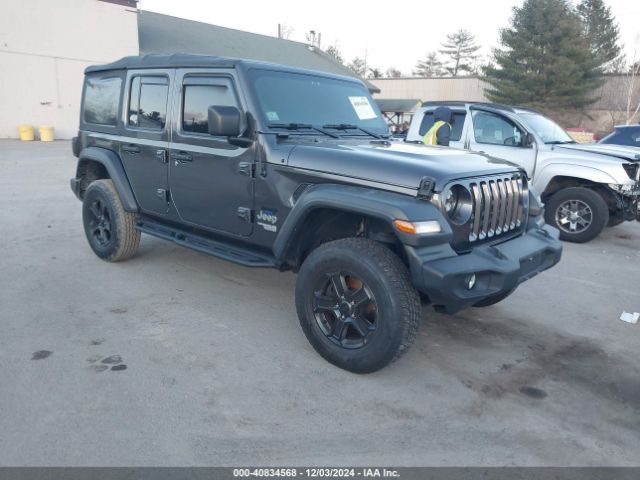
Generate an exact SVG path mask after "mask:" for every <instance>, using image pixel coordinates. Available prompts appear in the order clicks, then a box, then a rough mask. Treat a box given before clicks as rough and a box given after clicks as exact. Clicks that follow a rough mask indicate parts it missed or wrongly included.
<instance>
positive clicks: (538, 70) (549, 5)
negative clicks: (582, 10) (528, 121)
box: [485, 0, 602, 109]
mask: <svg viewBox="0 0 640 480" xmlns="http://www.w3.org/2000/svg"><path fill="white" fill-rule="evenodd" d="M513 13H514V14H513V17H512V18H511V26H510V27H509V28H505V29H503V30H501V32H500V45H501V48H499V49H496V50H495V51H494V61H495V64H496V66H495V67H488V68H486V69H485V74H486V75H487V82H488V83H489V85H490V86H491V87H490V88H489V89H487V92H486V93H487V96H488V97H489V98H490V99H491V100H493V101H497V102H503V103H509V104H520V105H530V106H536V107H539V108H541V109H547V108H549V109H550V108H555V109H557V108H563V107H570V108H580V107H583V106H586V105H588V104H590V103H592V102H594V101H595V100H596V98H594V96H593V91H594V89H596V88H597V87H598V86H600V85H601V84H602V78H601V71H600V70H599V69H598V66H599V65H600V61H599V60H598V59H595V58H594V57H593V55H592V53H591V51H590V49H589V45H588V42H587V39H586V37H585V36H584V35H583V32H582V23H581V21H580V18H579V17H578V15H577V14H576V13H575V12H574V11H573V10H572V8H571V6H570V4H569V3H568V2H567V0H525V2H524V3H523V5H522V6H521V7H514V9H513Z"/></svg>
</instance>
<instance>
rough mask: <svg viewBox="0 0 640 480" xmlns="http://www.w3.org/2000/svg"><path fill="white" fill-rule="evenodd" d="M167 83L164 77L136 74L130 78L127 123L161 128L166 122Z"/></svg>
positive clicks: (149, 127)
mask: <svg viewBox="0 0 640 480" xmlns="http://www.w3.org/2000/svg"><path fill="white" fill-rule="evenodd" d="M168 93H169V83H168V80H167V78H166V77H143V76H136V77H133V79H132V80H131V95H130V96H129V112H128V114H127V125H129V126H132V127H138V128H146V129H150V130H162V129H164V126H165V125H166V122H167V98H168Z"/></svg>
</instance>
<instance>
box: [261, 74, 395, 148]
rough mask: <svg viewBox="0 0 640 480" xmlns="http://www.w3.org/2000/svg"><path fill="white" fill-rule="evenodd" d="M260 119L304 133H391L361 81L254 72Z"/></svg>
mask: <svg viewBox="0 0 640 480" xmlns="http://www.w3.org/2000/svg"><path fill="white" fill-rule="evenodd" d="M249 79H250V82H251V84H252V87H253V91H254V93H255V98H256V99H257V104H258V107H259V110H260V111H259V112H258V113H259V115H260V117H261V119H262V122H263V123H264V125H265V126H267V127H268V128H270V129H272V130H278V129H286V130H288V131H289V132H295V133H297V134H306V135H318V134H325V135H327V134H328V136H330V137H334V136H338V135H339V136H374V137H375V136H379V135H388V134H389V129H388V127H387V124H386V122H385V121H384V120H383V118H382V115H381V113H380V110H379V109H378V107H377V105H376V103H375V102H374V101H373V100H372V99H371V96H370V95H369V92H368V91H367V89H366V88H365V87H364V86H363V85H362V84H360V83H357V82H350V81H348V80H340V79H335V78H327V77H323V76H319V75H318V76H316V75H307V74H299V73H291V72H278V71H272V70H261V69H251V70H249Z"/></svg>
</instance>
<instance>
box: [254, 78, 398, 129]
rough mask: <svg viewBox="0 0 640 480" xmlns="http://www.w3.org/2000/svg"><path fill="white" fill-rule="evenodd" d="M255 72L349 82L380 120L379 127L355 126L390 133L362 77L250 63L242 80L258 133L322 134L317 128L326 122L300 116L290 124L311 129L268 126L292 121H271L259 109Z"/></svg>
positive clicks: (361, 124)
mask: <svg viewBox="0 0 640 480" xmlns="http://www.w3.org/2000/svg"><path fill="white" fill-rule="evenodd" d="M256 72H272V73H275V74H281V75H283V76H292V75H295V76H306V77H309V78H311V79H313V78H317V79H322V80H323V81H335V82H343V83H345V84H348V85H350V86H352V87H358V88H361V89H362V95H361V96H366V97H367V99H368V101H369V104H370V106H371V108H372V109H373V111H374V112H375V114H376V117H375V118H377V119H378V121H379V123H380V126H379V127H378V128H376V127H372V126H370V125H366V124H363V123H361V122H358V123H356V124H355V125H356V126H357V127H362V128H364V129H365V130H372V131H373V133H375V134H376V135H380V136H382V137H385V136H388V135H389V127H388V124H387V122H386V121H385V119H384V115H383V114H382V112H381V111H380V108H379V107H378V104H377V103H376V102H375V100H374V99H373V97H372V95H371V93H370V92H369V89H368V88H367V86H366V85H365V84H364V82H362V81H361V80H358V79H356V78H352V77H345V76H341V75H333V74H331V73H326V74H325V73H324V72H317V71H306V70H298V69H294V68H291V69H289V68H287V67H283V68H282V69H279V68H268V67H261V66H251V67H249V68H246V69H245V71H244V72H243V73H244V77H245V79H244V83H245V86H246V89H247V91H248V93H249V94H250V97H251V103H252V105H253V107H254V108H253V111H254V116H255V120H256V124H257V126H258V131H259V133H272V134H283V133H285V134H287V135H294V136H307V135H309V136H325V135H323V133H321V132H320V131H318V129H322V128H323V125H324V124H325V123H327V122H320V123H317V124H316V123H312V122H309V120H310V119H308V118H302V119H299V120H298V121H297V122H293V123H301V124H302V123H305V124H310V125H312V127H313V128H309V129H291V130H286V129H285V130H283V129H282V128H271V127H270V125H271V124H277V123H291V122H281V121H273V120H269V119H268V118H267V117H266V113H265V112H264V111H263V109H262V105H261V102H260V95H259V94H258V91H257V88H256V85H255V80H256V75H255V73H256ZM333 120H336V121H337V120H339V119H333ZM336 123H344V122H336ZM331 133H336V134H337V135H338V136H339V137H340V138H345V137H352V138H356V137H357V138H361V137H370V135H368V134H366V133H364V132H363V131H362V130H360V128H356V129H347V130H331ZM325 137H326V138H327V139H331V137H328V136H325Z"/></svg>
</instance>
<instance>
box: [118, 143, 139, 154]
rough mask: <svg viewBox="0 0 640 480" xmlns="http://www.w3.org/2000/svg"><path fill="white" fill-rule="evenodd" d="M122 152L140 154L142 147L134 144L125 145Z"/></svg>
mask: <svg viewBox="0 0 640 480" xmlns="http://www.w3.org/2000/svg"><path fill="white" fill-rule="evenodd" d="M122 151H123V152H127V153H140V147H138V146H137V145H133V144H129V145H123V146H122Z"/></svg>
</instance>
